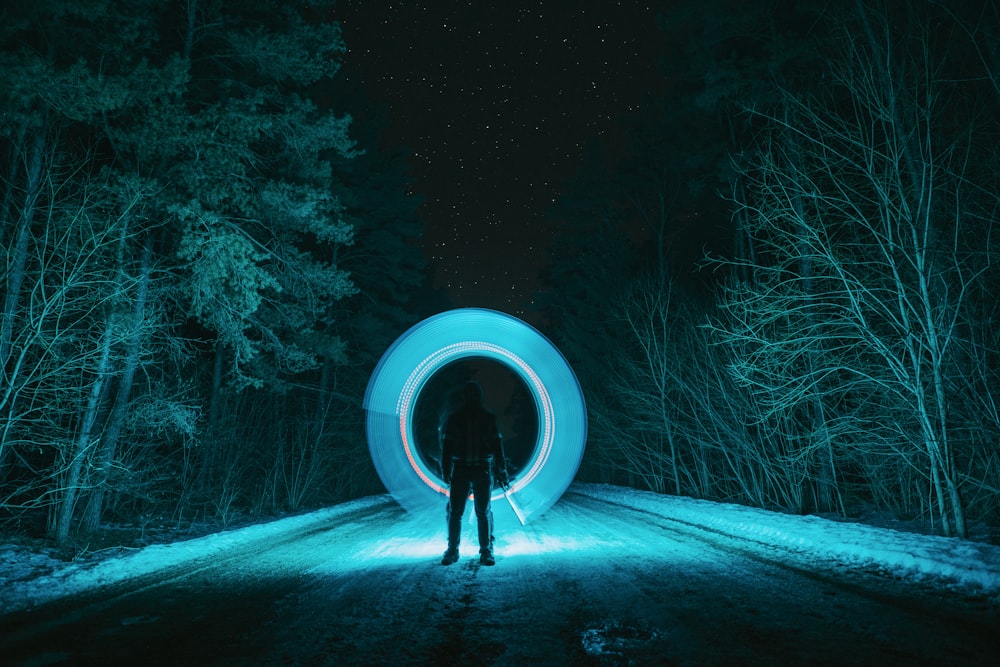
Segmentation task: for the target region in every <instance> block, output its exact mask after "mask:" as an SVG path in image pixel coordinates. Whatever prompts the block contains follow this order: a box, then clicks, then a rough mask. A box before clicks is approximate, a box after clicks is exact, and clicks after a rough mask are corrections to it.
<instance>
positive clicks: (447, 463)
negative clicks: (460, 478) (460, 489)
mask: <svg viewBox="0 0 1000 667" xmlns="http://www.w3.org/2000/svg"><path fill="white" fill-rule="evenodd" d="M450 421H451V420H448V421H447V422H445V425H444V429H442V430H441V479H443V480H444V483H445V484H446V485H451V473H452V468H453V464H454V462H453V461H452V458H453V457H454V449H455V441H454V438H452V437H451V434H450V433H449V427H450V426H451V424H450Z"/></svg>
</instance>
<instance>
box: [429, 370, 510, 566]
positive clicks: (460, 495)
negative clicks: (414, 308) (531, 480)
mask: <svg viewBox="0 0 1000 667" xmlns="http://www.w3.org/2000/svg"><path fill="white" fill-rule="evenodd" d="M494 471H495V472H496V476H497V480H498V481H499V482H500V484H501V485H503V486H506V485H507V483H508V479H507V464H506V460H505V459H504V455H503V441H502V439H501V437H500V429H499V428H498V427H497V418H496V415H494V414H493V412H491V411H490V410H489V409H488V408H487V407H486V406H484V405H483V388H482V387H481V386H480V385H479V383H478V382H474V381H470V382H466V383H465V385H464V386H463V387H462V403H461V405H460V406H459V407H458V408H457V409H456V410H455V411H454V412H452V413H451V414H450V415H448V418H447V420H446V421H445V423H444V428H443V429H442V431H441V472H442V477H443V479H444V483H445V484H448V485H450V489H449V492H448V550H447V551H445V552H444V558H442V559H441V564H442V565H451V564H452V563H454V562H455V561H457V560H458V543H459V542H460V540H461V534H462V515H463V514H464V513H465V503H466V500H468V497H469V492H470V491H471V492H472V498H473V503H474V506H475V509H476V520H477V522H478V526H479V562H480V563H482V564H483V565H493V564H494V563H495V562H496V561H495V560H494V559H493V511H492V510H491V509H490V496H491V495H492V494H493V475H494Z"/></svg>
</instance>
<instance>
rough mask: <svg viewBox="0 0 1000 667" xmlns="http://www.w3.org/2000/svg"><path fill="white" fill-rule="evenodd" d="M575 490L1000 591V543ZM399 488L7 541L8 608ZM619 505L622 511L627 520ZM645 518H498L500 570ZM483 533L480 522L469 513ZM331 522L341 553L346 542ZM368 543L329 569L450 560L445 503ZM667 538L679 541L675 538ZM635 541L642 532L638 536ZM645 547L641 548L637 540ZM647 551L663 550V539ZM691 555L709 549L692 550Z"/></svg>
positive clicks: (377, 501)
mask: <svg viewBox="0 0 1000 667" xmlns="http://www.w3.org/2000/svg"><path fill="white" fill-rule="evenodd" d="M570 491H571V492H573V493H579V494H583V495H586V496H590V497H593V498H597V499H600V500H607V501H611V502H614V503H618V504H621V505H623V506H624V507H627V508H635V509H639V510H642V511H644V512H649V513H651V514H654V515H657V516H660V517H665V518H669V519H673V520H677V521H681V522H684V523H685V524H688V525H690V526H700V527H704V528H706V529H707V530H710V531H714V532H715V533H721V534H723V535H727V536H731V537H732V538H733V539H737V540H744V539H745V540H749V541H751V542H756V543H760V544H762V545H765V546H767V547H769V548H778V549H783V550H786V551H789V552H794V554H795V555H796V557H797V558H798V560H799V562H802V561H805V562H815V563H816V564H817V565H816V566H817V567H818V568H819V567H828V566H829V563H830V562H836V563H840V564H842V565H844V566H848V567H864V568H867V569H875V570H878V571H882V572H885V573H887V574H888V575H890V576H892V577H894V578H898V579H911V580H927V579H934V580H939V581H942V582H944V583H945V584H947V585H949V586H953V587H956V588H959V589H963V590H967V591H972V592H976V593H980V592H981V593H984V594H986V595H989V596H991V597H994V598H996V597H998V596H1000V547H998V546H993V545H989V544H985V543H982V542H974V541H961V540H955V539H948V538H943V537H935V536H928V535H920V534H915V533H907V532H900V531H896V530H891V529H887V528H880V527H875V526H869V525H862V524H857V523H848V522H840V521H831V520H827V519H822V518H819V517H810V516H790V515H786V514H779V513H776V512H768V511H765V510H760V509H754V508H749V507H743V506H739V505H729V504H723V503H714V502H709V501H702V500H694V499H691V498H678V497H674V496H663V495H657V494H653V493H648V492H642V491H636V490H633V489H626V488H622V487H615V486H607V485H595V484H574V485H573V486H572V487H571V488H570ZM392 504H393V503H392V500H391V498H390V497H389V496H385V495H383V496H373V497H370V498H363V499H360V500H356V501H352V502H349V503H344V504H341V505H337V506H334V507H331V508H327V509H323V510H319V511H316V512H312V513H309V514H304V515H301V516H297V517H290V518H286V519H281V520H278V521H273V522H269V523H263V524H259V525H255V526H250V527H246V528H242V529H239V530H232V531H227V532H222V533H218V534H215V535H209V536H206V537H202V538H198V539H194V540H189V541H186V542H178V543H174V544H166V545H156V546H150V547H147V548H144V549H142V550H140V551H137V552H135V553H131V554H127V555H122V556H115V557H108V558H105V559H103V560H96V559H94V560H89V561H88V560H84V561H80V562H72V563H65V562H60V561H55V560H52V559H46V558H43V557H41V556H38V555H31V554H27V553H26V552H24V551H23V550H16V549H14V548H13V547H7V548H6V549H2V550H0V613H8V612H11V611H14V610H17V609H24V608H29V607H31V606H33V605H36V604H40V603H42V602H45V601H48V600H51V599H54V598H58V597H62V596H65V595H70V594H74V593H79V592H81V591H84V590H88V589H95V588H100V587H102V586H107V585H110V584H113V583H116V582H119V581H121V580H124V579H128V578H130V577H138V576H142V575H145V574H148V573H150V572H154V571H157V570H160V569H163V568H166V567H170V566H175V565H178V564H183V563H185V562H189V561H192V560H195V559H204V558H210V557H212V556H215V555H216V554H222V553H224V552H228V551H230V550H237V549H244V548H248V547H249V546H251V545H255V544H259V543H260V542H261V541H262V540H264V541H266V540H271V539H276V538H279V537H281V536H283V535H286V534H289V533H291V532H293V531H296V530H300V529H303V528H305V527H309V526H313V525H319V524H322V523H323V522H329V521H330V520H331V519H333V520H335V519H336V518H337V517H340V516H346V515H348V514H349V513H351V512H353V511H355V510H359V509H365V508H371V507H378V506H380V505H381V506H386V505H389V506H391V505H392ZM615 512H616V510H614V508H611V510H610V516H611V517H615ZM632 521H635V515H634V512H632V511H631V510H626V509H623V510H621V515H620V518H617V519H615V520H614V521H613V525H609V526H608V530H607V531H605V532H604V533H603V534H601V535H592V534H585V533H584V534H581V532H580V531H579V524H578V522H575V521H573V515H572V514H571V513H568V514H566V515H565V516H564V518H562V519H559V520H555V519H553V514H552V513H549V514H547V515H546V517H545V521H544V524H545V530H544V531H539V530H538V529H537V527H536V523H532V524H531V525H529V526H528V527H525V528H522V527H520V526H519V525H514V524H510V525H508V526H507V527H506V528H505V529H504V530H503V531H501V530H500V529H499V527H498V546H497V555H498V558H499V559H500V560H499V562H498V564H497V567H504V566H505V563H506V564H507V565H508V566H510V565H512V564H515V563H516V562H517V560H518V559H519V557H522V556H532V555H539V554H545V555H546V557H547V558H550V559H554V560H557V561H560V562H563V563H564V564H565V567H570V568H573V572H574V576H576V577H578V578H580V579H581V580H583V579H587V578H588V577H591V576H597V574H596V573H597V572H598V569H597V568H595V567H593V565H592V564H594V563H598V562H603V561H605V560H606V559H607V558H629V557H637V558H639V559H640V560H641V557H642V554H638V553H635V554H634V553H630V552H629V551H628V549H627V548H626V547H625V544H626V543H627V542H626V541H618V540H617V539H616V537H615V536H616V535H622V534H623V533H622V531H628V529H629V523H630V522H632ZM465 526H466V529H467V530H468V533H467V534H468V536H470V537H471V535H472V533H473V531H474V530H475V527H474V525H473V523H472V522H471V521H467V522H466V524H465ZM333 537H335V531H331V554H332V553H334V552H333V546H332V545H333V544H334V543H335V540H334V539H333ZM367 540H368V541H366V542H365V543H362V544H357V545H352V546H351V547H350V548H349V549H347V551H346V552H345V551H343V548H344V547H343V545H340V546H339V547H338V548H340V549H341V551H340V552H338V553H350V554H352V555H351V556H350V557H334V556H333V555H331V557H330V558H329V559H328V561H327V562H325V563H324V565H323V566H322V568H326V569H329V570H337V571H341V572H343V571H350V570H352V569H354V568H357V567H360V565H361V564H362V563H363V562H367V563H369V564H371V563H372V562H378V563H380V564H381V565H383V566H387V567H391V566H392V565H393V563H399V564H401V567H402V566H404V565H402V564H404V563H405V567H412V564H413V562H414V561H417V562H419V561H423V562H424V563H426V566H427V567H441V566H440V565H439V559H440V556H441V553H442V551H443V549H444V546H445V522H444V512H443V507H441V508H438V510H437V511H435V512H429V513H427V514H426V515H419V514H417V515H414V514H413V513H410V515H409V518H408V519H407V520H406V521H396V522H386V521H383V522H375V523H373V525H372V530H371V537H370V538H367ZM664 540H669V538H668V537H664ZM631 543H632V544H635V543H634V541H632V542H631ZM634 548H638V547H634ZM645 548H656V547H655V545H653V546H651V547H649V546H647V547H645ZM684 557H685V558H691V559H697V558H699V557H701V554H700V553H699V551H697V550H695V549H690V550H689V553H688V552H685V554H684Z"/></svg>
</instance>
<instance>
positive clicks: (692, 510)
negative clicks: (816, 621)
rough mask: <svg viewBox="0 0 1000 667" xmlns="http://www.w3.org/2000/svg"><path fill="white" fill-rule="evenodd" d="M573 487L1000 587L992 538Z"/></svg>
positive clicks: (798, 546) (775, 541)
mask: <svg viewBox="0 0 1000 667" xmlns="http://www.w3.org/2000/svg"><path fill="white" fill-rule="evenodd" d="M572 488H573V490H574V491H577V492H579V493H582V494H584V495H588V496H591V497H594V498H598V499H601V500H608V501H610V502H615V503H621V504H624V505H628V506H631V507H635V508H637V509H641V510H644V511H647V512H651V513H653V514H656V515H658V516H662V517H664V518H667V519H673V520H676V521H681V522H684V523H689V524H692V525H694V526H697V527H702V528H708V529H710V530H714V531H718V532H719V533H722V534H724V535H728V536H731V537H737V538H744V539H750V540H754V541H756V542H760V543H763V544H769V545H776V546H782V547H785V548H787V549H790V550H794V551H798V552H808V553H811V554H814V555H816V556H818V557H821V558H826V559H831V560H835V561H838V562H841V563H844V564H848V565H851V566H854V567H865V568H877V569H880V570H883V571H890V572H892V573H893V574H895V575H897V576H900V577H909V578H914V577H916V578H920V577H929V578H940V579H944V580H947V581H949V582H953V583H955V584H957V585H960V586H967V587H968V586H971V587H974V588H979V589H982V590H983V592H984V593H988V594H996V593H1000V547H997V546H993V545H989V544H984V543H980V542H970V541H968V540H957V539H951V538H945V537H938V536H934V535H918V534H914V533H905V532H899V531H895V530H891V529H888V528H879V527H876V526H868V525H864V524H858V523H849V522H840V521H831V520H828V519H823V518H820V517H815V516H797V515H789V514H781V513H778V512H770V511H767V510H762V509H756V508H752V507H744V506H742V505H733V504H728V503H717V502H711V501H707V500H696V499H694V498H683V497H677V496H664V495H659V494H656V493H652V492H648V491H636V490H634V489H625V488H622V487H617V486H608V485H603V484H576V485H574V486H573V487H572Z"/></svg>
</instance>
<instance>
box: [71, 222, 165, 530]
mask: <svg viewBox="0 0 1000 667" xmlns="http://www.w3.org/2000/svg"><path fill="white" fill-rule="evenodd" d="M152 261H153V248H152V242H151V241H150V240H147V242H146V244H145V248H144V250H143V255H142V265H141V267H140V275H139V285H138V289H137V290H136V296H135V303H134V307H133V311H132V330H131V334H130V336H129V343H128V349H127V351H126V354H125V362H124V365H123V368H122V372H121V378H120V380H119V383H118V393H117V395H116V396H115V403H114V406H113V407H112V408H111V414H110V415H109V416H108V421H107V423H106V424H105V426H104V430H103V433H102V435H101V446H100V448H99V449H98V451H97V456H96V459H95V461H94V480H93V489H92V491H91V493H90V495H89V497H88V499H87V506H86V508H85V509H84V514H83V524H82V527H83V530H84V531H85V532H94V531H96V530H97V529H98V528H99V527H100V524H101V515H102V513H103V512H104V502H105V497H106V495H107V481H108V476H109V474H110V472H111V467H112V465H113V463H114V458H115V453H116V451H117V449H118V441H119V439H120V438H121V434H122V430H123V429H124V426H125V417H126V415H127V412H128V407H129V401H130V399H131V394H132V385H133V382H134V380H135V371H136V369H137V368H138V366H139V352H140V351H141V349H142V340H143V322H144V319H145V310H146V296H147V294H148V292H149V274H150V270H151V265H152Z"/></svg>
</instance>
